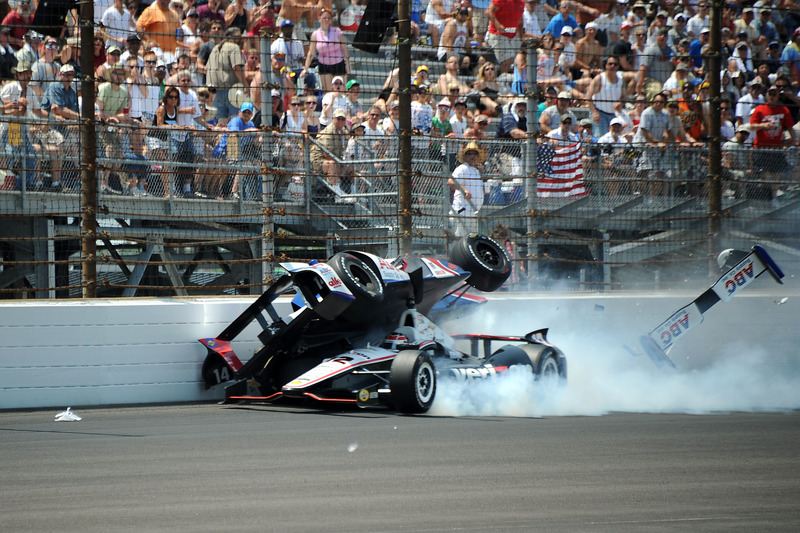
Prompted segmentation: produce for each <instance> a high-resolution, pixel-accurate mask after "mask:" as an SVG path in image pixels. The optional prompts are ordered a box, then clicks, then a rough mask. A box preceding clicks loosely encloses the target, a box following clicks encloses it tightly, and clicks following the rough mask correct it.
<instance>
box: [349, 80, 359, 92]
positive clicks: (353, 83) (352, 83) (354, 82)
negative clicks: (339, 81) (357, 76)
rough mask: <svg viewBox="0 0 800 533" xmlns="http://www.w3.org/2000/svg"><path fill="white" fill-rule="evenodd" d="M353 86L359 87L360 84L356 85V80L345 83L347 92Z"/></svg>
mask: <svg viewBox="0 0 800 533" xmlns="http://www.w3.org/2000/svg"><path fill="white" fill-rule="evenodd" d="M353 85H358V86H359V87H361V84H360V83H358V80H350V81H348V82H347V90H350V88H351V87H352V86H353Z"/></svg>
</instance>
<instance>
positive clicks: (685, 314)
mask: <svg viewBox="0 0 800 533" xmlns="http://www.w3.org/2000/svg"><path fill="white" fill-rule="evenodd" d="M718 261H719V262H720V263H724V266H730V265H733V266H730V268H729V270H728V271H727V272H725V273H724V274H723V275H722V276H721V277H720V278H719V279H718V280H717V282H716V283H714V285H712V286H711V287H710V288H709V289H707V290H706V291H705V292H704V293H703V294H701V295H700V296H698V297H697V298H696V299H695V300H694V301H693V302H692V303H690V304H689V305H687V306H685V307H682V308H681V309H678V310H677V311H676V312H675V313H673V314H672V315H671V316H670V317H669V318H667V319H666V320H665V321H664V322H662V323H661V324H659V325H658V326H657V327H656V328H655V329H653V330H652V331H650V333H648V334H647V335H642V336H641V337H640V339H639V343H640V344H641V345H642V348H643V349H644V351H645V353H647V355H648V356H649V357H650V359H652V360H653V362H654V363H655V365H656V366H657V367H659V368H661V367H663V366H665V365H666V366H671V367H672V368H675V364H674V363H673V362H672V360H671V359H670V358H669V357H668V356H667V353H668V352H669V350H670V349H671V348H672V346H673V345H674V344H675V342H676V341H677V340H678V339H680V338H681V336H683V335H684V334H685V333H686V332H687V331H689V330H690V329H692V328H693V327H695V326H697V325H698V324H700V323H701V322H703V314H704V313H705V312H706V311H708V310H709V309H711V308H712V307H713V306H714V305H716V304H717V303H718V302H720V301H722V302H727V301H728V300H730V299H731V298H733V297H734V296H735V295H737V294H739V293H740V292H741V291H742V290H743V289H744V288H745V287H747V286H749V285H750V284H751V283H753V281H755V279H756V278H757V277H759V276H760V275H761V274H763V273H764V272H769V274H770V275H771V276H772V278H773V279H774V280H775V281H777V282H778V283H780V284H783V281H782V279H783V277H784V274H783V271H782V270H781V269H780V267H779V266H778V265H777V263H775V261H773V259H772V257H770V255H769V254H768V253H767V251H766V250H765V249H764V248H762V247H761V246H758V245H756V246H753V248H752V251H751V252H749V253H748V252H744V251H741V250H726V251H724V252H722V254H720V258H719V260H718Z"/></svg>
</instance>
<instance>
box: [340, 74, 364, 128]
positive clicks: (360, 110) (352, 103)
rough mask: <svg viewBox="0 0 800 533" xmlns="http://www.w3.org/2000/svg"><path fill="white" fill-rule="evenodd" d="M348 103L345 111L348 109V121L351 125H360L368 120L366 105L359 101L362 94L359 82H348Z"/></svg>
mask: <svg viewBox="0 0 800 533" xmlns="http://www.w3.org/2000/svg"><path fill="white" fill-rule="evenodd" d="M346 89H347V102H346V103H345V106H346V107H345V109H347V120H348V122H350V123H351V124H360V123H361V122H363V121H364V119H365V118H366V110H365V109H364V104H362V103H361V102H359V101H358V97H359V95H360V94H361V84H360V83H358V80H355V79H353V80H350V81H348V82H347V86H346Z"/></svg>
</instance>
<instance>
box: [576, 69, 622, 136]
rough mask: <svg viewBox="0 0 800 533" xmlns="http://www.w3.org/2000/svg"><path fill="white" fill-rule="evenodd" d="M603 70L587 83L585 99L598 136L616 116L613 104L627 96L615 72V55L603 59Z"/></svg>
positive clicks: (605, 131)
mask: <svg viewBox="0 0 800 533" xmlns="http://www.w3.org/2000/svg"><path fill="white" fill-rule="evenodd" d="M604 66H605V71H604V72H603V73H601V74H600V75H599V76H596V77H595V78H594V79H593V80H592V83H591V84H590V85H589V90H588V92H587V93H586V99H587V101H588V102H589V108H590V109H591V110H592V120H593V121H594V123H595V124H596V125H597V134H598V135H600V136H603V135H605V134H606V133H607V132H608V128H609V126H610V124H611V120H612V119H613V118H614V117H615V116H616V113H615V111H614V104H615V103H617V102H620V101H622V100H623V99H624V98H626V97H627V93H626V91H625V85H624V84H623V81H622V77H621V76H619V75H618V74H617V71H618V70H617V69H618V68H619V61H618V60H617V58H616V57H613V56H612V57H608V58H606V60H605V65H604Z"/></svg>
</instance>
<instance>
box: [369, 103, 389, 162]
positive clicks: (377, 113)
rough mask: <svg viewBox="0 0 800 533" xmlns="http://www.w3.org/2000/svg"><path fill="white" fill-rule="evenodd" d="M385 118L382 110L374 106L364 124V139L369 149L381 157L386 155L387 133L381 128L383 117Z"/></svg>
mask: <svg viewBox="0 0 800 533" xmlns="http://www.w3.org/2000/svg"><path fill="white" fill-rule="evenodd" d="M382 116H383V114H382V112H381V108H380V107H378V106H372V107H371V108H370V110H369V113H368V114H367V120H366V122H364V137H365V141H366V142H367V144H368V146H369V149H370V150H371V151H372V152H373V153H374V154H375V155H376V156H379V157H382V156H383V155H384V151H385V148H386V147H385V143H384V141H385V137H386V132H385V131H383V127H382V126H381V117H382Z"/></svg>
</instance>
